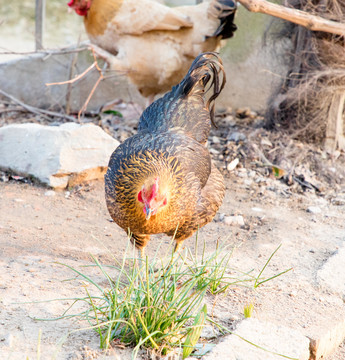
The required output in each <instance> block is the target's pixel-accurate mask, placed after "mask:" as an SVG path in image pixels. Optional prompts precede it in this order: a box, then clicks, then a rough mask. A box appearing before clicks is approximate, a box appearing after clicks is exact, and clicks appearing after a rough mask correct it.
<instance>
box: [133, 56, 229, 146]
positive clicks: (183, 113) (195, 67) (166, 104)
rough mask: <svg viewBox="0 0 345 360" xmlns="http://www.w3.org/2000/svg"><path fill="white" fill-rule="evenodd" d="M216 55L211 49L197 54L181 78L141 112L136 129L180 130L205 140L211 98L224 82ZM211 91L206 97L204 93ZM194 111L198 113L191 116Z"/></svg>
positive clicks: (211, 104)
mask: <svg viewBox="0 0 345 360" xmlns="http://www.w3.org/2000/svg"><path fill="white" fill-rule="evenodd" d="M225 81H226V77H225V72H224V68H223V64H222V62H221V60H220V58H219V57H218V56H217V55H216V54H215V53H213V52H207V53H203V54H200V55H199V56H198V57H197V58H196V59H195V60H194V61H193V63H192V65H191V67H190V69H189V71H188V73H187V75H186V76H185V77H184V79H183V80H182V81H181V82H180V83H179V84H178V85H176V86H174V87H173V88H172V90H171V91H170V92H169V93H167V94H166V95H164V96H163V97H162V98H160V99H158V100H156V101H155V102H154V103H152V104H151V105H150V106H149V107H148V108H147V109H146V110H145V111H144V112H143V114H142V115H141V117H140V120H139V126H138V130H139V131H141V130H144V129H146V130H148V131H150V132H163V131H168V130H172V129H181V130H182V131H184V132H185V133H186V134H188V136H190V137H192V138H193V139H195V140H197V141H198V142H200V143H206V141H207V138H208V134H209V132H210V127H211V122H214V101H215V99H216V98H217V96H218V95H219V94H220V92H221V91H222V90H223V88H224V85H225ZM208 91H212V94H211V95H210V97H209V99H208V100H207V101H206V100H205V93H207V92H208ZM195 111H197V114H198V116H195Z"/></svg>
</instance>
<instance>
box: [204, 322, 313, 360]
mask: <svg viewBox="0 0 345 360" xmlns="http://www.w3.org/2000/svg"><path fill="white" fill-rule="evenodd" d="M236 335H239V336H241V337H242V339H241V338H240V337H239V336H236ZM243 339H245V340H247V341H250V342H252V344H249V343H248V342H246V341H245V340H243ZM253 344H255V345H257V346H260V347H262V348H263V349H266V350H268V351H265V350H262V349H260V348H259V347H256V346H254V345H253ZM278 354H282V355H284V356H289V357H290V358H296V359H299V360H307V359H309V340H308V338H307V337H305V336H304V335H302V334H301V333H300V332H299V331H296V330H293V329H290V328H287V327H283V326H277V325H274V324H271V323H267V322H261V321H259V320H257V319H253V318H249V319H245V320H243V321H242V322H241V323H240V324H239V325H238V326H237V327H236V330H235V331H234V335H229V336H227V337H226V338H225V339H224V340H223V341H222V342H220V343H219V344H217V345H216V346H215V347H214V348H213V350H212V351H211V352H210V353H209V354H208V355H206V356H204V357H203V360H219V359H229V360H230V359H231V360H280V359H282V357H281V356H280V355H278Z"/></svg>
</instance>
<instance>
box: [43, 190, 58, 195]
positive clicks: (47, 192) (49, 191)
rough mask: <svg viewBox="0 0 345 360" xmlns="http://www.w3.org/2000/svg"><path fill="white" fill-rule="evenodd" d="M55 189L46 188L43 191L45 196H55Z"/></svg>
mask: <svg viewBox="0 0 345 360" xmlns="http://www.w3.org/2000/svg"><path fill="white" fill-rule="evenodd" d="M55 194H56V193H55V191H54V190H48V191H46V192H45V193H44V195H45V196H55Z"/></svg>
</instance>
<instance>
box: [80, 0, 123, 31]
mask: <svg viewBox="0 0 345 360" xmlns="http://www.w3.org/2000/svg"><path fill="white" fill-rule="evenodd" d="M123 1H124V0H93V1H92V4H91V7H90V10H89V12H88V13H87V15H86V16H85V18H84V24H85V29H86V32H87V33H88V34H89V35H91V36H98V35H102V34H104V32H105V30H106V29H107V27H108V24H109V22H110V21H111V20H112V19H113V18H114V16H115V14H116V12H117V11H118V10H119V9H120V7H121V6H122V3H123Z"/></svg>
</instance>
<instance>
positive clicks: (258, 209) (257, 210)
mask: <svg viewBox="0 0 345 360" xmlns="http://www.w3.org/2000/svg"><path fill="white" fill-rule="evenodd" d="M252 210H253V211H255V212H263V209H261V208H259V207H253V208H252Z"/></svg>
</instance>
